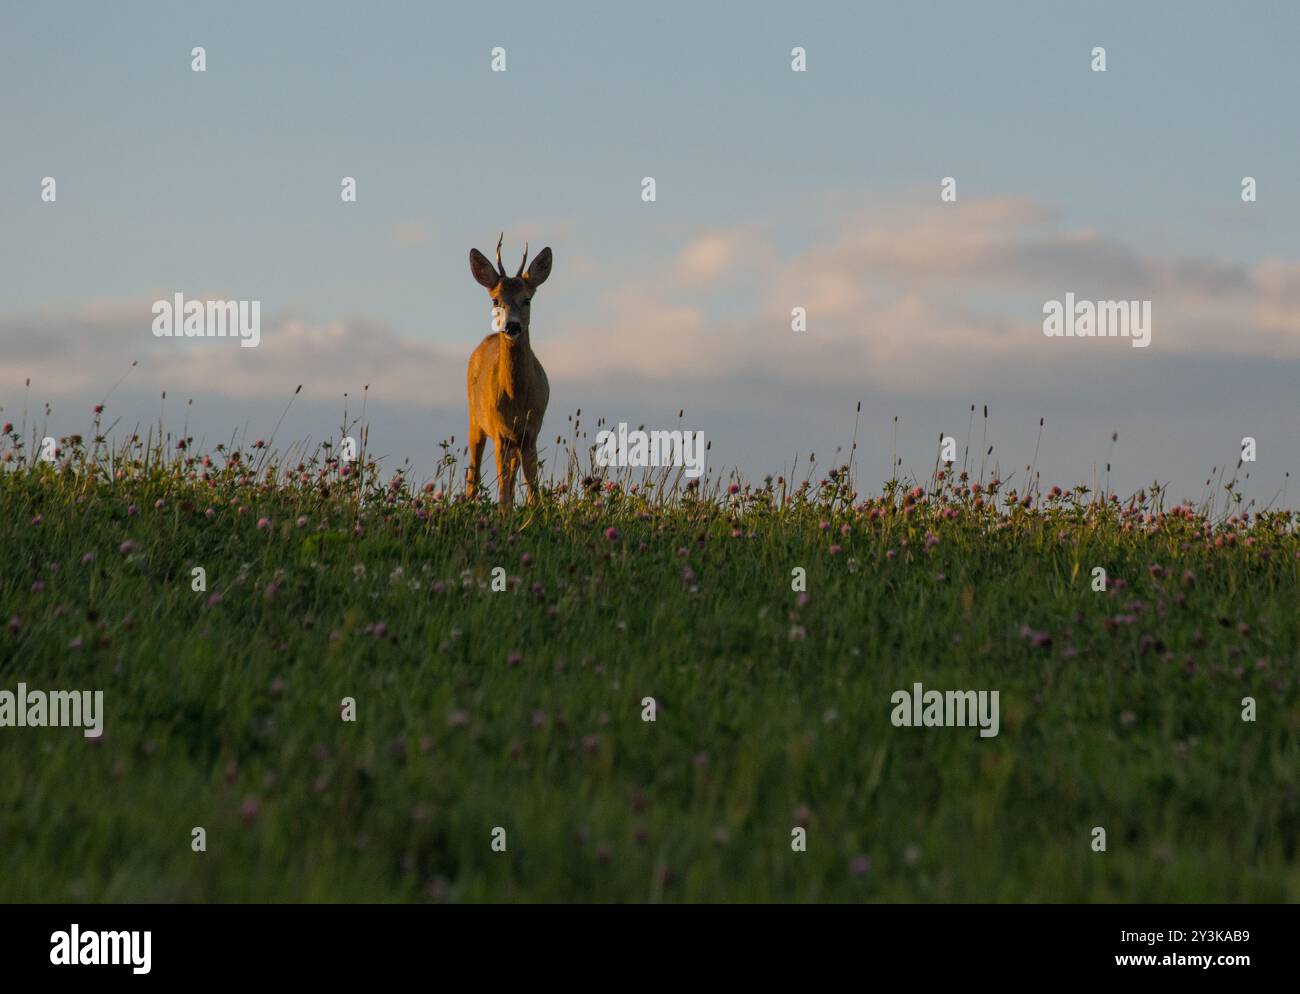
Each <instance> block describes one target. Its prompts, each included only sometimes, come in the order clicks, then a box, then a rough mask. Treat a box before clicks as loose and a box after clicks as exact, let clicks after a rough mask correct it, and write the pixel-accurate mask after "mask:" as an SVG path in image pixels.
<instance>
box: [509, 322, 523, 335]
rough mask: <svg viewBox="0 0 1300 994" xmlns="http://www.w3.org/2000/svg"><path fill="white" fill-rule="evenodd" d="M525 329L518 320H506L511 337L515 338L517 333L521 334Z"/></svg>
mask: <svg viewBox="0 0 1300 994" xmlns="http://www.w3.org/2000/svg"><path fill="white" fill-rule="evenodd" d="M523 330H524V326H523V325H521V324H520V323H519V322H518V321H507V322H506V334H507V335H509V336H510V337H511V338H513V337H514V336H515V335H517V334H519V333H520V332H521V331H523Z"/></svg>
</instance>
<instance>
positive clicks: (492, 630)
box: [0, 425, 1300, 902]
mask: <svg viewBox="0 0 1300 994" xmlns="http://www.w3.org/2000/svg"><path fill="white" fill-rule="evenodd" d="M96 430H97V431H98V425H97V426H96ZM19 441H20V440H19V438H18V435H17V434H11V435H10V437H9V442H10V448H11V449H12V450H13V451H15V453H16V456H17V458H16V459H14V460H13V461H12V462H10V463H8V464H6V469H7V471H4V472H0V611H2V612H3V614H2V616H0V625H4V624H5V623H6V622H8V623H9V624H8V627H7V628H0V690H11V691H12V690H15V689H16V687H17V684H18V683H19V682H20V681H23V682H25V683H27V685H28V686H29V687H30V688H33V689H45V690H53V689H100V690H103V691H104V694H105V710H106V712H107V717H106V734H105V735H104V737H103V739H102V740H100V741H97V742H96V741H92V740H88V739H86V738H84V737H83V736H82V735H81V732H80V731H79V730H77V729H66V728H65V729H31V728H24V729H19V728H0V900H8V901H322V900H341V901H426V900H449V901H466V902H468V901H575V900H577V901H587V900H596V901H660V900H662V901H860V900H867V901H1293V900H1296V899H1297V897H1298V896H1300V871H1298V870H1297V851H1296V850H1297V836H1298V835H1300V792H1298V787H1300V775H1298V774H1297V771H1298V770H1300V706H1298V704H1297V693H1296V689H1297V681H1296V664H1297V659H1298V658H1300V612H1297V590H1298V587H1300V582H1298V581H1300V536H1298V535H1297V531H1296V519H1295V517H1294V516H1293V515H1291V514H1289V513H1285V512H1282V513H1268V514H1264V515H1248V516H1247V517H1248V520H1243V519H1242V517H1241V516H1240V515H1237V516H1234V517H1233V518H1231V519H1229V518H1227V517H1226V516H1225V514H1224V513H1214V512H1212V511H1210V510H1208V509H1205V508H1198V509H1191V508H1179V509H1177V510H1176V511H1175V513H1170V511H1171V510H1173V509H1171V508H1168V507H1164V495H1163V494H1161V493H1159V492H1158V491H1153V492H1152V493H1144V494H1141V495H1139V496H1138V497H1137V498H1135V499H1134V500H1133V501H1132V502H1114V501H1109V500H1099V499H1096V495H1092V494H1087V493H1081V492H1079V491H1075V492H1073V493H1069V494H1067V495H1066V496H1063V497H1061V498H1052V497H1050V496H1048V495H1045V494H1042V493H1039V492H1038V491H1037V489H1036V488H1035V489H1034V490H1033V491H1032V492H1031V493H1030V495H1029V496H1028V498H1026V496H1025V495H1024V494H1013V493H1011V492H1009V487H1008V485H1006V484H1003V485H1001V486H998V487H996V488H994V493H992V494H990V493H989V490H988V484H989V483H990V482H991V481H989V480H987V479H986V481H985V486H984V488H983V489H984V494H983V496H982V497H977V496H976V495H975V494H974V493H972V492H971V491H970V490H969V489H968V488H967V484H965V483H962V482H961V481H959V480H954V479H953V478H952V476H951V475H946V478H944V479H939V478H938V476H937V475H936V476H935V477H934V478H932V479H931V480H930V481H927V482H926V484H925V486H924V487H923V493H922V495H921V496H920V498H919V499H914V498H911V497H907V496H905V493H904V490H905V488H906V486H907V485H906V484H890V485H889V486H887V487H886V489H885V492H884V493H883V495H881V496H878V497H875V498H865V497H861V496H858V495H854V494H852V492H851V490H850V487H849V485H848V483H847V479H848V478H847V475H846V474H845V473H843V472H839V473H837V474H836V476H835V477H834V478H828V479H827V480H825V481H823V483H822V484H821V485H818V483H817V482H816V481H815V480H814V481H813V482H812V483H811V484H810V485H808V486H802V487H790V486H788V485H787V484H785V483H784V482H776V483H773V484H771V485H769V486H767V487H756V488H750V487H742V489H741V491H740V492H739V493H738V494H736V495H729V494H727V493H726V492H725V491H722V490H721V488H718V487H716V486H715V487H714V488H713V489H712V490H711V491H710V492H708V493H704V492H696V491H687V492H684V493H682V494H681V495H680V496H675V497H673V498H672V499H668V497H667V496H666V492H665V491H666V487H665V486H662V485H661V486H653V485H650V484H645V483H643V484H642V486H640V487H638V493H631V492H630V486H629V484H628V482H627V481H626V480H623V481H620V482H619V483H618V484H617V485H615V486H614V487H613V489H612V490H607V489H605V488H603V487H601V486H600V481H589V483H588V485H586V486H584V485H583V483H582V482H580V481H579V480H578V478H577V477H576V476H574V475H573V474H570V478H569V479H568V480H566V481H565V482H564V483H561V484H559V485H557V486H556V487H554V488H553V492H552V494H551V495H549V496H548V498H547V499H546V500H545V502H544V503H543V505H542V506H541V507H540V508H537V509H532V510H530V509H524V508H521V509H518V510H516V511H515V512H514V513H513V514H512V515H510V516H508V517H506V516H502V515H500V514H499V513H498V512H497V511H496V510H495V509H494V508H493V507H491V506H490V505H488V504H487V503H481V504H471V503H468V502H465V501H463V500H461V499H459V498H455V499H453V498H450V497H447V496H443V495H441V494H440V495H439V496H437V497H435V496H434V495H433V494H432V493H428V492H423V491H421V492H418V493H415V494H412V493H411V492H410V490H409V489H408V488H407V487H406V485H405V484H404V483H401V482H400V480H399V482H398V484H397V486H396V487H394V488H390V487H388V485H387V481H380V480H377V479H375V477H374V474H373V473H372V472H367V473H363V474H362V475H363V476H364V477H365V478H364V479H363V480H357V479H355V478H349V479H342V478H340V477H339V475H338V473H337V472H336V471H335V470H334V469H332V468H330V467H328V466H324V467H323V464H322V463H321V462H319V461H316V460H307V461H306V464H305V471H306V472H307V473H308V474H309V477H310V479H309V482H306V483H303V482H301V481H298V482H293V483H289V482H286V481H285V478H284V476H285V474H284V471H283V469H282V468H281V469H272V470H271V471H270V472H269V473H268V471H267V467H266V466H263V467H260V470H261V471H260V472H259V471H254V470H246V469H243V468H241V467H244V466H249V465H250V464H256V463H257V462H258V461H259V460H261V461H262V462H265V463H267V464H268V465H269V464H271V463H273V462H274V461H275V459H276V458H277V457H275V456H270V455H268V450H265V449H261V450H259V449H256V448H249V449H247V450H246V451H245V452H244V454H243V456H242V458H241V459H240V460H239V461H232V460H231V459H230V453H228V452H225V451H221V452H218V453H214V460H213V461H214V465H213V466H212V467H211V468H210V469H208V470H207V471H206V472H207V475H208V477H209V478H208V479H207V480H203V479H200V478H199V477H200V475H201V474H202V473H203V472H204V468H203V466H202V464H201V462H200V461H199V460H198V459H196V458H195V457H194V456H193V454H191V453H189V452H188V451H182V452H181V453H179V456H178V457H177V458H166V459H165V458H162V452H161V448H160V446H157V445H154V446H152V447H151V446H150V444H149V443H148V442H147V441H146V442H140V441H139V440H136V441H135V442H134V443H132V444H131V445H128V446H127V447H125V448H124V449H122V450H119V451H117V452H109V451H108V450H107V447H106V444H105V443H104V442H103V441H102V439H98V438H97V439H96V440H95V442H94V443H93V445H92V448H91V450H90V451H89V452H87V451H85V449H84V447H83V446H82V445H81V443H80V440H78V439H72V440H68V451H65V452H64V453H63V454H62V461H61V462H60V463H57V464H54V465H50V464H43V463H37V462H33V461H31V460H29V459H27V458H26V457H25V456H24V454H23V453H24V451H26V450H25V449H24V447H23V446H22V445H21V444H19ZM28 448H30V447H28ZM186 460H188V462H187V461H186ZM453 463H454V460H452V459H451V458H450V457H448V459H447V461H446V464H445V467H444V468H445V469H446V471H447V474H448V478H450V477H451V476H452V475H454V474H455V472H456V471H455V467H454V464H453ZM322 467H323V468H324V469H325V473H324V475H323V476H321V475H320V471H321V469H322ZM295 476H296V473H295ZM354 476H355V474H354ZM969 482H974V481H969ZM1026 499H1027V500H1028V503H1029V506H1028V507H1025V506H1024V503H1025V502H1026ZM156 502H161V503H160V505H159V506H156ZM977 504H978V505H979V506H977ZM994 505H996V509H994ZM132 507H134V508H135V509H137V510H136V512H135V513H134V514H132V513H131V512H130V510H129V509H130V508H132ZM907 507H911V508H912V509H911V510H907ZM208 508H212V509H213V514H212V516H211V517H209V516H208V515H207V514H206V513H205V512H206V511H207V509H208ZM1162 508H1163V510H1162ZM945 515H946V516H945ZM1149 515H1154V518H1153V520H1150V521H1148V520H1147V516H1149ZM38 516H39V523H36V522H35V519H36V518H37V517H38ZM262 518H266V519H269V525H266V526H264V527H260V528H259V524H258V522H259V519H262ZM300 518H302V519H305V520H304V521H303V523H302V524H299V523H298V522H299V519H300ZM823 523H825V525H826V528H825V530H824V529H823ZM843 526H847V527H848V533H847V534H842V533H841V529H842V527H843ZM610 528H613V529H615V532H614V533H613V536H612V537H610V536H609V535H607V529H610ZM736 531H738V532H739V534H738V535H733V532H736ZM929 534H933V535H934V536H935V537H936V538H937V539H938V543H937V544H935V545H933V547H927V543H926V537H927V535H929ZM128 540H129V541H131V542H133V543H135V547H134V548H133V549H131V547H129V546H128V547H127V549H128V550H129V551H125V552H124V551H122V544H123V543H124V542H127V541H128ZM832 546H838V547H839V548H838V549H835V550H833V549H832ZM87 553H93V554H94V559H93V561H83V557H85V556H86V554H87ZM525 554H527V556H528V557H530V560H529V562H528V564H527V565H525V563H524V559H523V557H524V555H525ZM196 566H201V567H203V569H204V570H205V571H206V587H207V589H206V590H205V591H203V592H196V591H194V590H192V589H191V585H192V573H191V570H192V569H193V568H194V567H196ZM497 566H500V567H503V568H504V570H505V571H506V574H507V575H508V576H509V577H510V578H512V579H511V580H510V584H509V587H508V589H507V590H505V591H503V592H495V591H493V590H492V589H491V579H492V576H491V570H492V569H493V568H494V567H497ZM1096 566H1101V567H1104V568H1105V569H1106V571H1107V573H1108V576H1109V581H1110V589H1109V590H1107V591H1105V592H1100V593H1099V592H1094V591H1093V589H1092V569H1093V568H1094V567H1096ZM1153 566H1158V567H1159V569H1158V570H1153V569H1152V567H1153ZM795 567H803V568H804V569H805V570H806V573H807V598H806V602H803V603H801V599H800V597H799V594H798V593H796V592H795V591H793V590H792V587H791V576H792V574H791V571H792V569H794V568H795ZM1185 574H1186V575H1185ZM516 577H517V578H518V579H517V581H516V580H515V579H513V578H516ZM1117 580H1120V581H1123V585H1122V586H1120V585H1118V584H1116V582H1115V581H1117ZM534 585H540V586H539V587H538V588H536V589H535V587H534ZM213 594H219V595H220V598H219V602H217V603H211V602H210V601H211V600H213V597H212V595H213ZM10 619H13V620H12V621H10ZM1116 619H1118V620H1116ZM377 625H379V626H382V627H381V628H379V629H378V631H377V630H376V627H375V626H377ZM1242 626H1245V627H1242ZM76 640H79V641H76ZM515 654H517V657H516V658H512V657H514V656H515ZM914 682H921V683H923V684H924V685H925V687H926V688H935V689H988V690H998V691H999V692H1000V701H1001V729H1000V734H999V735H998V736H997V737H995V738H987V739H983V738H980V737H979V736H978V735H977V734H976V731H975V730H974V729H971V728H896V727H894V726H893V725H892V724H891V722H890V713H891V710H892V708H891V704H890V696H891V694H893V692H894V691H896V690H899V689H910V688H911V686H912V684H913V683H914ZM1247 696H1250V697H1253V698H1255V700H1256V701H1257V704H1258V720H1257V721H1255V722H1253V723H1251V722H1245V721H1243V720H1242V718H1241V712H1242V698H1244V697H1247ZM344 697H352V698H355V701H356V709H357V720H356V721H355V722H344V721H342V720H340V701H341V700H342V698H344ZM646 697H653V698H654V699H655V701H656V702H657V707H658V713H657V720H656V721H654V722H653V723H651V722H646V721H643V720H642V700H643V698H646ZM797 824H803V825H805V826H806V828H807V851H806V852H799V853H796V852H792V850H791V832H792V828H794V827H795V826H796V825H797ZM194 826H202V827H204V828H205V829H206V833H207V851H206V852H203V853H195V852H193V851H191V845H190V843H191V829H192V828H193V827H194ZM497 826H500V827H503V828H504V829H505V830H506V833H507V836H506V838H507V846H508V848H507V851H506V852H504V853H499V852H494V851H493V850H492V847H491V841H492V831H493V829H494V828H495V827H497ZM1094 826H1101V827H1104V828H1105V829H1106V833H1107V851H1106V852H1104V853H1098V852H1094V851H1093V850H1092V847H1091V842H1092V829H1093V828H1094ZM864 858H865V859H864Z"/></svg>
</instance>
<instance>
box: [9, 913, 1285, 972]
mask: <svg viewBox="0 0 1300 994" xmlns="http://www.w3.org/2000/svg"><path fill="white" fill-rule="evenodd" d="M0 919H2V922H0V970H2V971H3V976H4V977H5V978H6V986H8V983H7V982H8V981H10V980H13V979H25V980H28V981H43V982H49V981H56V982H57V981H59V980H68V979H73V980H74V981H77V982H85V981H90V982H92V983H98V982H100V981H102V980H106V979H110V978H111V979H113V980H114V981H115V982H117V981H123V982H128V983H174V982H176V981H182V980H190V979H202V980H208V981H216V982H220V981H222V980H238V981H247V980H276V979H280V978H284V979H291V980H294V981H297V982H299V983H301V982H303V981H311V980H322V981H328V982H330V983H331V985H333V984H337V983H339V982H346V981H348V980H349V979H352V980H358V981H361V980H369V981H371V982H373V981H374V980H375V979H376V977H377V976H383V975H384V974H385V973H386V972H387V971H389V970H394V971H399V970H400V971H409V970H413V971H418V974H417V975H419V976H426V977H428V978H429V979H430V980H432V981H434V982H435V983H436V982H437V981H438V980H440V979H441V980H442V981H443V982H446V983H454V982H455V981H454V980H453V978H454V977H455V976H457V975H458V974H459V972H460V970H461V969H462V968H468V969H471V970H473V971H475V973H476V974H477V975H479V976H481V977H482V979H484V980H490V981H500V980H501V979H502V978H503V977H507V976H512V975H518V976H520V978H521V979H523V980H525V981H531V982H534V983H536V982H539V981H542V980H544V979H545V978H546V977H547V976H551V977H552V978H555V979H560V978H567V979H569V980H570V981H573V980H582V979H583V978H584V977H586V978H587V979H588V980H597V981H599V982H601V983H602V984H603V985H606V986H608V985H610V984H619V983H621V979H620V978H628V979H629V980H630V979H632V978H634V977H637V976H640V977H643V978H645V979H649V980H654V979H655V978H657V979H658V981H659V982H663V981H668V980H670V978H671V977H672V976H673V975H674V974H676V973H677V972H678V967H679V966H683V965H684V964H686V963H690V964H691V966H690V971H691V975H692V976H696V977H698V976H700V975H701V974H712V973H719V974H725V975H727V976H728V977H730V979H731V980H733V981H736V980H739V979H741V978H742V977H745V976H747V975H750V974H758V975H761V976H765V977H768V978H770V977H771V976H772V971H773V970H782V969H787V970H789V971H790V972H792V973H794V974H795V975H796V976H798V975H799V974H803V975H804V976H805V977H806V979H808V980H809V981H810V982H814V983H815V982H816V981H815V978H816V977H819V976H823V977H824V976H826V975H827V973H826V971H829V970H832V969H838V968H839V967H846V968H849V969H852V970H853V971H854V973H853V975H854V976H859V977H862V978H863V979H865V978H866V977H869V976H871V975H872V972H873V971H874V970H876V969H878V968H879V969H882V970H883V969H884V968H891V969H892V970H895V971H896V970H897V969H903V970H905V971H907V972H908V973H909V975H911V976H914V977H915V978H916V979H917V980H921V979H922V978H924V979H926V980H930V979H942V978H945V977H952V978H957V979H960V978H967V979H978V978H979V977H981V976H984V977H991V978H998V977H1001V978H1006V977H1009V976H1016V975H1019V974H1021V973H1022V971H1023V974H1024V975H1025V976H1026V977H1041V978H1043V979H1047V978H1053V977H1059V976H1066V977H1071V978H1073V977H1084V978H1086V977H1094V976H1098V975H1109V976H1114V977H1119V976H1122V975H1125V974H1128V975H1130V976H1132V977H1134V978H1135V979H1143V980H1151V979H1164V978H1170V979H1173V980H1175V981H1176V982H1177V983H1180V984H1181V983H1185V982H1186V981H1188V980H1191V979H1194V978H1197V977H1201V978H1204V979H1206V980H1209V981H1212V982H1215V983H1220V984H1222V983H1230V984H1237V983H1240V982H1242V981H1254V980H1259V979H1263V978H1265V977H1269V978H1272V977H1274V976H1276V977H1278V978H1284V977H1294V974H1295V969H1296V966H1297V965H1298V964H1297V957H1296V951H1295V933H1296V928H1295V926H1296V924H1297V915H1296V909H1295V907H1294V906H1290V905H1135V906H1123V905H1089V906H1080V905H903V906H886V905H852V906H851V905H838V906H818V907H794V906H737V905H704V906H700V905H694V906H675V907H651V906H554V905H549V906H535V905H534V906H512V905H495V906H439V905H432V906H396V905H49V904H43V905H0ZM145 933H148V938H147V942H146V938H145ZM91 959H93V960H100V961H102V960H108V961H109V962H107V963H105V962H96V963H93V964H92V963H87V962H86V961H87V960H91ZM56 960H57V961H58V962H55V961H56ZM113 960H116V961H117V962H116V963H113V962H112V961H113ZM146 968H147V972H146ZM611 971H612V972H611ZM989 971H994V972H992V973H990V972H989ZM61 975H62V976H61ZM884 975H885V974H883V973H882V974H880V976H882V977H883V976H884ZM11 989H13V990H18V989H20V988H16V987H15V988H11Z"/></svg>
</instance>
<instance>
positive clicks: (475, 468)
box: [465, 421, 487, 500]
mask: <svg viewBox="0 0 1300 994" xmlns="http://www.w3.org/2000/svg"><path fill="white" fill-rule="evenodd" d="M486 444H487V434H486V433H485V432H484V431H483V429H482V428H480V427H479V426H478V425H476V424H475V423H474V422H472V421H471V422H470V425H469V469H468V470H467V471H466V473H465V494H466V496H468V497H469V498H470V499H471V500H472V499H473V497H474V495H475V494H476V493H478V481H479V475H480V473H481V467H482V465H483V446H484V445H486Z"/></svg>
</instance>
